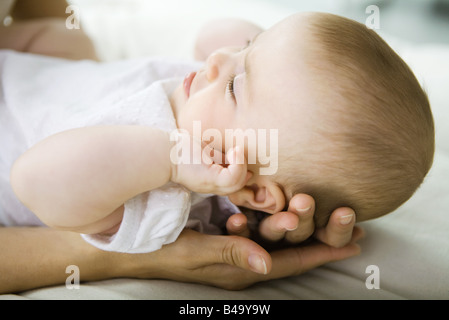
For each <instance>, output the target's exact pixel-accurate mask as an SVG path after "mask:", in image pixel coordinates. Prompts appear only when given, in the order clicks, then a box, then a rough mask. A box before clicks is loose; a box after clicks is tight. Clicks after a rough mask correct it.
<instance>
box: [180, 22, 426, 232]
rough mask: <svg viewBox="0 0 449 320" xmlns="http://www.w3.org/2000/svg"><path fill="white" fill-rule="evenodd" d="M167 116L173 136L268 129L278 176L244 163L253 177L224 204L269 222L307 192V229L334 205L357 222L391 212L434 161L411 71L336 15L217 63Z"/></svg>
mask: <svg viewBox="0 0 449 320" xmlns="http://www.w3.org/2000/svg"><path fill="white" fill-rule="evenodd" d="M178 100H179V99H178ZM180 105H181V107H180ZM177 108H178V111H177V121H178V125H179V127H181V128H184V129H187V130H189V131H191V132H192V131H193V129H192V124H193V121H195V120H199V121H201V126H202V128H201V130H202V131H203V132H204V131H205V130H207V129H209V128H214V129H216V130H218V131H219V132H221V133H222V136H223V137H225V130H226V129H237V128H241V129H243V130H246V129H255V130H258V129H267V130H268V129H277V130H278V131H277V133H278V140H277V144H276V145H270V150H269V151H268V152H267V154H276V155H277V160H278V161H277V163H276V166H277V171H276V173H274V174H272V175H260V174H258V172H259V169H260V168H261V166H262V165H261V164H260V163H256V164H250V165H249V170H251V171H252V172H254V173H255V174H254V176H253V177H252V178H251V180H250V181H249V182H248V184H247V186H246V187H245V188H243V189H241V190H240V191H238V192H236V193H234V194H232V195H230V199H231V201H233V202H234V203H235V204H237V205H241V206H246V207H249V208H252V209H256V210H261V211H265V212H268V213H274V212H277V211H281V210H283V209H285V208H286V206H287V205H288V202H289V200H290V199H291V197H293V195H295V194H297V193H307V194H309V195H311V196H312V197H314V199H315V201H316V210H315V221H316V224H317V226H323V225H324V224H325V223H326V222H327V219H328V217H329V215H330V213H331V212H332V211H333V210H334V209H336V208H338V207H342V206H348V207H351V208H353V209H354V210H355V212H356V215H357V220H358V221H363V220H368V219H372V218H376V217H379V216H382V215H384V214H386V213H389V212H391V211H393V210H394V209H396V208H397V207H399V206H400V205H401V204H402V203H404V202H405V201H406V200H407V199H409V198H410V197H411V196H412V194H413V193H414V192H415V191H416V189H417V188H418V187H419V185H420V184H421V183H422V181H423V179H424V177H425V175H426V174H427V172H428V170H429V169H430V167H431V164H432V160H433V153H434V127H433V119H432V114H431V111H430V106H429V103H428V100H427V97H426V94H425V93H424V91H423V90H422V88H421V87H420V85H419V83H418V81H417V80H416V78H415V77H414V75H413V73H412V72H411V70H410V69H409V68H408V66H407V65H406V64H405V63H404V62H403V61H402V59H401V58H400V57H399V56H398V55H396V53H394V51H393V50H392V49H391V48H390V47H389V46H388V45H387V44H386V43H385V42H384V41H383V40H382V39H381V38H380V37H379V36H378V35H377V34H376V33H375V32H374V31H372V30H369V29H367V28H366V27H365V26H364V25H362V24H360V23H357V22H355V21H352V20H349V19H346V18H342V17H338V16H335V15H330V14H324V13H308V14H296V15H293V16H291V17H289V18H287V19H285V20H283V21H282V22H280V23H279V24H277V25H275V26H274V27H272V28H270V29H269V30H267V31H265V32H263V33H261V34H259V35H258V36H257V38H256V39H255V40H253V42H252V44H251V45H249V46H248V47H247V48H244V49H237V48H227V49H222V50H219V51H217V52H215V53H214V54H212V55H211V56H210V57H209V59H208V61H207V63H206V67H205V69H204V70H202V71H199V72H198V73H197V75H196V76H195V79H194V81H193V82H192V84H191V88H190V92H189V93H188V94H187V95H186V96H185V97H184V98H183V99H180V100H179V101H178V107H177ZM213 144H214V147H216V148H218V149H225V144H224V141H214V142H213ZM270 165H272V164H270Z"/></svg>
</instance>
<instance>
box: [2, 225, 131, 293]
mask: <svg viewBox="0 0 449 320" xmlns="http://www.w3.org/2000/svg"><path fill="white" fill-rule="evenodd" d="M123 257H124V255H123V254H119V253H112V252H105V251H101V250H98V249H96V248H95V247H92V246H91V245H89V244H88V243H86V242H85V241H84V240H83V239H82V238H81V237H80V235H79V234H76V233H73V232H68V231H58V230H54V229H50V228H41V227H18V228H1V227H0V293H11V292H19V291H24V290H30V289H34V288H39V287H44V286H50V285H59V284H64V283H65V281H66V279H67V277H69V276H70V274H67V273H66V268H67V267H68V266H70V265H75V266H77V267H78V268H79V276H80V280H81V281H92V280H103V279H109V278H114V277H119V276H121V275H122V274H123V273H124V272H123V268H124V267H126V263H124V259H123Z"/></svg>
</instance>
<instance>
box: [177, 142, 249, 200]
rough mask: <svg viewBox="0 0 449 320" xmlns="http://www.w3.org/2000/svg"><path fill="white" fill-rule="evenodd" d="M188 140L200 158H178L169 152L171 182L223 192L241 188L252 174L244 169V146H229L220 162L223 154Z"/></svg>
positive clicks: (200, 191) (197, 190)
mask: <svg viewBox="0 0 449 320" xmlns="http://www.w3.org/2000/svg"><path fill="white" fill-rule="evenodd" d="M184 137H185V136H184ZM190 141H191V142H192V143H193V148H192V149H193V150H197V151H198V150H201V157H199V156H198V155H197V157H196V158H195V157H194V156H193V157H184V158H183V159H180V157H179V155H176V156H175V157H173V153H172V154H171V161H172V166H171V181H173V182H176V183H179V184H182V185H183V186H185V187H186V188H188V189H189V190H191V191H194V192H199V193H213V194H217V195H226V194H230V193H233V192H236V191H238V190H240V189H241V188H243V187H244V186H245V184H246V183H247V182H248V180H249V179H250V178H251V176H252V173H251V172H249V171H247V164H246V159H245V155H244V150H243V148H241V147H234V148H232V149H230V150H229V151H228V152H227V153H226V159H227V160H228V161H227V163H223V162H224V161H222V160H223V159H224V158H225V157H224V155H223V153H221V152H220V151H217V150H213V149H212V148H211V147H210V146H209V145H206V146H204V145H202V144H201V142H200V141H198V140H195V139H190ZM189 150H190V148H189ZM177 151H178V150H177ZM176 153H178V152H176ZM173 158H175V159H173ZM198 158H201V159H198ZM193 159H195V160H196V161H193Z"/></svg>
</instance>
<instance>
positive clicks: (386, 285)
mask: <svg viewBox="0 0 449 320" xmlns="http://www.w3.org/2000/svg"><path fill="white" fill-rule="evenodd" d="M73 2H75V3H77V4H79V5H80V8H81V9H82V10H83V11H84V13H82V19H84V20H83V21H82V27H83V28H86V30H87V31H88V32H89V33H90V34H91V36H92V37H93V39H94V40H95V43H96V44H97V48H98V49H99V53H100V55H101V56H102V58H104V59H105V60H114V59H119V58H126V57H135V56H140V55H175V56H183V57H188V56H190V54H191V48H192V43H193V39H194V35H195V32H196V30H197V29H198V27H199V26H200V25H201V23H202V22H205V21H206V20H209V19H210V18H214V17H221V16H234V17H235V16H238V17H246V18H248V19H250V20H252V21H254V22H256V23H259V24H261V25H262V26H264V27H269V26H270V25H272V24H273V23H275V22H276V21H278V20H279V19H281V18H282V17H285V16H286V15H288V14H290V13H292V11H289V10H287V9H285V8H283V7H276V6H274V5H270V4H267V3H264V2H261V3H257V5H255V4H254V1H245V5H240V8H239V10H233V9H232V6H233V5H236V4H237V1H234V0H232V1H230V0H227V1H226V6H225V2H224V1H221V0H220V1H213V3H214V7H212V2H211V1H209V2H208V3H211V4H210V6H203V7H201V8H199V7H198V6H196V7H195V5H194V4H195V3H197V2H198V1H190V2H188V1H185V2H183V1H177V0H167V1H164V2H161V1H146V2H144V1H139V0H131V1H129V2H130V3H131V5H130V6H128V7H123V5H122V4H119V3H118V1H112V0H110V1H109V4H110V3H112V4H113V5H108V6H105V1H96V2H95V4H91V5H88V4H86V3H87V2H88V1H86V0H78V1H73ZM159 3H164V6H162V5H159ZM182 3H184V4H182ZM187 3H188V4H187ZM192 3H193V5H192ZM240 3H241V2H240ZM171 5H172V6H171ZM170 7H172V8H178V9H177V10H173V11H171V14H169V13H170V12H169V9H167V8H170ZM228 7H229V8H230V9H223V8H228ZM120 8H122V9H120ZM123 8H125V9H123ZM236 11H238V12H239V13H238V14H234V12H236ZM95 16H97V17H98V18H94V17H95ZM174 22H177V23H178V24H175V23H174ZM179 24H181V25H184V26H185V27H184V28H183V30H182V31H180V30H179ZM161 30H164V31H163V32H161ZM181 32H182V34H181ZM142 37H145V38H146V39H148V41H142V40H141V39H142ZM386 39H387V41H389V42H390V43H391V45H392V46H393V47H394V48H395V49H396V50H397V52H398V53H399V54H400V55H402V57H403V58H404V59H405V60H406V62H408V63H409V65H410V66H411V67H412V69H413V70H414V71H415V74H416V75H417V77H418V79H419V80H420V81H421V82H422V83H423V84H424V86H425V88H426V90H427V92H428V95H429V98H430V101H431V105H432V109H433V113H434V118H435V123H436V135H437V136H436V139H437V150H436V154H435V161H434V166H433V168H432V170H431V172H430V173H429V175H428V177H427V179H426V181H425V183H424V184H423V186H422V187H421V188H420V189H419V190H418V192H417V193H416V194H415V196H414V197H413V198H412V199H411V200H410V201H408V202H407V203H406V204H405V205H404V206H402V207H401V208H400V209H398V210H397V211H396V212H394V213H392V214H390V215H388V216H385V217H382V218H380V219H377V220H374V221H369V222H365V223H363V224H361V225H362V226H363V227H364V228H365V230H366V234H367V235H366V237H365V238H364V239H363V240H362V241H360V245H361V247H362V254H361V255H360V256H358V257H355V258H351V259H348V260H345V261H340V262H335V263H330V264H327V265H325V266H323V267H320V268H317V269H315V270H312V271H309V272H307V273H305V274H302V275H300V276H297V277H292V278H287V279H281V280H276V281H270V282H266V283H260V284H257V285H255V286H253V287H250V288H248V289H245V290H242V291H236V292H233V291H226V290H221V289H218V288H213V287H208V286H203V285H196V284H187V283H178V282H173V281H165V280H135V279H115V280H108V281H99V282H90V283H82V284H81V286H80V289H78V290H68V289H67V288H66V287H65V286H56V287H49V288H42V289H37V290H31V291H27V292H24V293H21V294H18V295H3V296H0V299H449V232H448V230H449V125H448V123H449V46H442V45H425V46H417V45H413V44H409V43H405V42H402V41H399V40H397V39H391V38H389V37H387V38H386ZM369 265H376V266H378V267H379V271H380V289H371V290H369V289H367V287H366V285H365V280H366V279H367V277H368V276H369V274H368V273H366V272H365V271H366V268H367V266H369Z"/></svg>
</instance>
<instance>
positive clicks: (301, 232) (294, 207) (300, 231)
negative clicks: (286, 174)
mask: <svg viewBox="0 0 449 320" xmlns="http://www.w3.org/2000/svg"><path fill="white" fill-rule="evenodd" d="M288 211H289V212H294V213H296V214H297V215H298V217H299V222H298V226H297V228H296V229H294V230H291V231H289V232H287V233H286V235H285V239H286V240H287V241H289V242H291V243H299V242H302V241H304V240H306V239H307V238H309V237H310V236H311V235H312V234H313V232H314V231H315V223H314V221H313V215H314V213H315V201H314V199H313V198H312V197H311V196H309V195H307V194H297V195H295V196H294V197H293V198H292V199H291V200H290V203H289V207H288Z"/></svg>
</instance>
